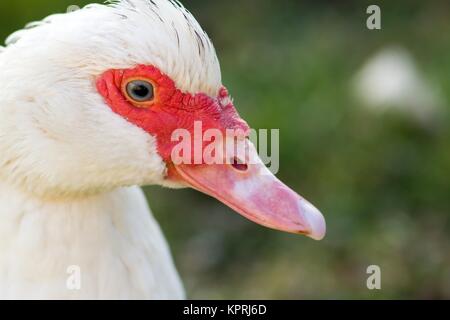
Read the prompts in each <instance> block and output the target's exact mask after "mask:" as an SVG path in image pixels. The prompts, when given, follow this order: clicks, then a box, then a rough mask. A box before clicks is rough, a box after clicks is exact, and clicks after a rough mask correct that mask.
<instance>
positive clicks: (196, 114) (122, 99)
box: [97, 65, 249, 163]
mask: <svg viewBox="0 0 450 320" xmlns="http://www.w3.org/2000/svg"><path fill="white" fill-rule="evenodd" d="M132 81H145V82H149V83H151V85H152V86H153V97H152V98H151V99H149V100H148V101H144V102H139V101H135V100H133V99H132V98H131V97H130V96H129V94H128V93H127V90H126V87H127V84H129V83H130V82H132ZM97 89H98V91H99V92H100V93H101V94H102V96H103V97H104V99H105V100H106V102H107V103H108V105H109V106H110V107H111V109H112V110H113V111H114V112H115V113H117V114H119V115H121V116H122V117H123V118H125V119H126V120H128V121H129V122H131V123H133V124H134V125H136V126H138V127H140V128H142V129H143V130H145V131H146V132H148V133H150V134H151V135H153V136H155V137H156V138H157V142H158V152H159V155H160V156H161V157H162V158H163V160H164V161H166V162H170V157H171V152H172V148H173V147H174V145H175V144H176V143H177V142H176V141H171V140H172V139H171V137H172V133H173V132H174V131H175V130H176V129H186V130H188V131H190V132H191V134H192V136H193V130H194V123H195V122H196V121H200V122H201V123H202V129H203V131H206V130H208V129H212V128H214V129H219V130H221V131H223V132H224V133H225V130H227V129H229V130H230V129H231V130H236V131H240V132H243V133H244V135H247V134H248V132H249V127H248V125H247V123H246V122H245V121H244V120H242V119H241V118H240V117H239V115H238V113H237V112H236V109H235V108H234V106H233V104H232V103H231V99H230V98H229V95H228V91H227V89H226V88H224V87H222V88H221V89H220V90H219V94H218V96H217V97H209V96H208V95H206V94H204V93H197V94H195V95H193V94H190V93H184V92H182V91H181V90H179V89H177V88H176V86H175V83H174V81H173V80H172V79H170V78H169V77H168V76H167V75H165V74H163V73H162V72H161V71H160V70H158V69H157V68H156V67H154V66H144V65H139V66H137V67H136V68H133V69H127V70H109V71H107V72H105V73H104V74H103V75H102V76H101V77H100V78H99V79H98V80H97ZM192 163H193V162H192Z"/></svg>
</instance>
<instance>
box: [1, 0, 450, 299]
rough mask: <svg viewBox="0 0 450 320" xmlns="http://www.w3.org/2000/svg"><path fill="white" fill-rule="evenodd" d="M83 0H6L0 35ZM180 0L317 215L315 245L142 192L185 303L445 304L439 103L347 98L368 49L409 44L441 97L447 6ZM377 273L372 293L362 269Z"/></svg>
mask: <svg viewBox="0 0 450 320" xmlns="http://www.w3.org/2000/svg"><path fill="white" fill-rule="evenodd" d="M87 2H88V1H81V0H58V1H54V0H39V1H31V0H14V1H12V0H11V1H9V0H4V1H2V2H0V36H1V37H2V38H5V37H6V36H7V35H8V34H9V33H11V32H12V31H14V30H15V29H18V28H21V27H22V26H23V25H24V24H25V23H26V22H29V21H32V20H38V19H41V18H42V17H44V16H46V15H48V14H50V13H54V12H62V11H64V10H65V8H67V6H69V5H71V4H77V5H84V4H86V3H87ZM377 3H378V4H379V5H380V6H381V8H382V30H380V31H369V30H368V29H367V28H366V25H365V23H366V18H367V14H366V12H365V11H366V8H367V5H368V4H369V3H367V2H364V1H339V2H338V1H331V0H330V1H314V2H313V1H310V2H301V1H276V0H264V1H263V0H240V1H231V0H230V1H212V0H195V1H194V0H185V1H184V4H185V5H186V6H187V7H188V8H189V9H190V10H191V11H192V12H193V14H194V15H195V16H196V17H197V18H198V20H199V21H200V22H201V24H202V25H203V26H204V27H205V29H206V30H207V31H208V33H209V35H210V36H211V38H212V39H213V41H214V43H215V46H216V49H217V51H218V55H219V58H220V60H221V63H222V70H223V78H224V83H225V84H226V85H227V86H228V87H229V89H230V91H231V92H232V94H233V96H234V98H235V102H236V106H237V107H238V109H239V110H240V113H241V115H242V116H243V117H244V118H245V119H247V120H248V122H249V123H250V124H251V125H252V127H254V128H279V129H280V132H281V144H280V145H281V155H280V158H281V167H280V172H279V177H280V178H281V179H282V180H283V181H285V182H286V183H287V184H288V185H290V186H291V187H293V189H295V190H297V191H299V192H300V193H301V194H302V195H304V196H305V197H306V198H307V199H309V200H311V201H312V202H313V203H314V204H316V205H317V206H318V207H319V208H320V209H321V211H322V212H323V213H324V215H325V216H326V218H327V224H328V234H327V237H326V238H325V240H323V241H321V242H315V241H312V240H309V239H307V238H304V237H299V236H295V235H289V234H283V233H279V232H276V231H272V230H268V229H264V228H261V227H259V226H257V225H254V224H252V223H250V222H248V221H246V220H244V219H243V218H241V217H240V216H238V215H236V214H234V213H233V212H232V210H230V209H228V208H226V207H225V206H224V205H222V204H220V203H219V202H217V201H216V200H213V199H210V198H208V197H206V196H204V195H202V194H200V193H197V192H195V191H192V190H176V191H174V190H167V189H161V188H158V187H150V188H148V189H146V191H147V194H148V198H149V201H150V203H151V206H152V209H153V211H154V213H155V215H156V216H157V218H158V220H159V221H160V223H161V225H162V227H163V229H164V231H165V233H166V236H167V238H168V240H169V242H170V244H171V246H172V249H173V251H174V256H175V261H176V263H177V266H178V268H179V270H180V273H181V275H182V277H183V279H184V281H185V285H186V287H187V290H188V294H189V296H190V297H192V298H238V299H241V298H244V299H245V298H258V299H259V298H276V299H278V298H287V299H305V298H327V299H329V298H338V299H339V298H376V299H378V298H405V299H408V298H450V241H449V240H450V192H449V191H450V140H449V139H448V138H449V133H450V132H449V131H450V129H449V112H448V111H449V108H448V107H446V108H445V111H444V113H443V115H442V116H441V117H440V121H439V123H436V124H435V125H434V126H433V127H432V128H423V127H421V126H419V125H417V124H416V123H414V122H413V121H411V120H410V119H408V118H405V117H402V116H400V115H398V114H395V113H385V114H374V113H373V112H370V111H368V110H366V109H364V108H361V106H360V104H359V102H358V101H355V100H354V99H353V98H352V94H351V91H350V83H351V80H352V77H353V76H354V74H355V72H356V71H357V70H358V69H359V68H360V67H361V66H362V64H363V63H364V62H365V61H366V60H367V59H368V58H369V57H370V56H371V55H372V54H373V53H374V52H375V51H377V50H379V49H382V48H384V47H385V46H388V45H392V44H398V45H401V46H403V47H405V48H407V49H408V50H409V51H410V52H411V53H412V55H413V56H414V58H415V59H417V62H418V64H419V66H420V69H421V71H423V73H424V75H425V76H426V77H427V78H428V79H430V80H431V81H434V83H436V84H437V85H438V87H439V89H440V91H441V92H442V95H443V97H444V101H445V105H448V102H449V101H450V81H449V79H450V76H449V75H450V58H449V54H448V52H449V49H450V37H449V36H448V32H449V31H450V3H449V2H448V1H429V2H425V1H378V2H377ZM371 264H376V265H379V266H380V267H381V269H382V290H378V291H377V290H375V291H370V290H368V289H367V288H366V278H367V274H366V268H367V266H369V265H371Z"/></svg>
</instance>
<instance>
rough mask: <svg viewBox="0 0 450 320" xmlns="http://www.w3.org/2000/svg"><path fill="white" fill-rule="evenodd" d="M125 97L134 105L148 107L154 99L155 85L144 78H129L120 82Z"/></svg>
mask: <svg viewBox="0 0 450 320" xmlns="http://www.w3.org/2000/svg"><path fill="white" fill-rule="evenodd" d="M122 93H123V95H124V96H125V98H126V99H127V100H128V101H129V102H131V103H133V104H134V105H135V106H136V107H140V108H148V107H150V106H151V105H153V104H154V103H155V101H156V85H155V83H154V82H153V81H152V80H149V79H146V78H130V79H127V81H124V83H123V84H122Z"/></svg>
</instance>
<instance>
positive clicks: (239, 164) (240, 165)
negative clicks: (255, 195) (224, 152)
mask: <svg viewBox="0 0 450 320" xmlns="http://www.w3.org/2000/svg"><path fill="white" fill-rule="evenodd" d="M231 166H232V167H233V168H234V169H236V170H237V171H241V172H244V171H247V170H248V164H246V163H245V161H242V160H241V159H239V158H237V157H234V158H233V159H232V160H231Z"/></svg>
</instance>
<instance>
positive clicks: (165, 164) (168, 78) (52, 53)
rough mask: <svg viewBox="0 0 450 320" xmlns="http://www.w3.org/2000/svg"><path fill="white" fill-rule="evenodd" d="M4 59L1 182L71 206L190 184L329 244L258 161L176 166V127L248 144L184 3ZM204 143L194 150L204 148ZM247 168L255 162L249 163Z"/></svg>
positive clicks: (43, 27) (101, 21) (76, 30)
mask: <svg viewBox="0 0 450 320" xmlns="http://www.w3.org/2000/svg"><path fill="white" fill-rule="evenodd" d="M1 55H2V59H0V69H1V70H2V72H1V74H0V88H1V94H0V102H1V103H0V108H1V114H2V117H1V119H0V154H1V155H2V157H1V158H0V178H1V179H2V180H3V181H6V182H7V183H9V184H11V185H14V186H15V187H17V188H18V189H20V190H22V191H23V192H26V193H28V194H30V196H34V197H39V198H49V199H56V200H63V199H65V198H68V197H83V196H87V195H91V194H96V193H101V192H105V191H108V190H111V189H114V188H119V187H124V186H130V185H149V184H159V185H163V186H171V187H183V186H190V187H193V188H195V189H197V190H200V191H202V192H204V193H207V194H209V195H211V196H213V197H215V198H217V199H218V200H220V201H222V202H223V203H225V204H227V205H228V206H230V207H231V208H233V209H234V210H236V211H237V212H239V213H241V214H242V215H244V216H245V217H247V218H248V219H250V220H252V221H254V222H257V223H259V224H261V225H264V226H267V227H271V228H274V229H279V230H283V231H287V232H293V233H299V234H305V235H307V236H310V237H312V238H314V239H321V238H322V237H323V236H324V234H325V222H324V219H323V217H322V215H321V214H320V212H319V211H318V210H317V209H316V208H314V207H313V206H312V205H311V204H310V203H309V202H307V201H306V200H304V199H303V198H301V197H300V196H299V195H297V194H296V193H295V192H294V191H292V190H291V189H289V188H288V187H287V186H285V185H284V184H282V183H281V182H280V181H279V180H278V179H277V178H275V176H273V175H272V174H271V173H270V172H269V171H268V170H267V169H266V168H265V167H264V166H263V165H262V163H261V162H260V161H259V160H257V159H258V157H257V154H256V151H255V149H254V147H253V146H252V145H251V143H249V142H246V143H245V145H246V148H247V149H248V150H249V159H253V160H255V161H251V162H249V164H248V165H245V166H238V167H237V166H236V165H233V164H205V163H197V164H175V163H174V161H172V159H171V155H172V151H173V148H174V147H175V143H174V142H173V141H172V140H171V135H172V133H173V131H174V130H176V129H180V128H182V129H185V130H187V131H188V132H191V131H192V130H193V128H194V126H195V123H196V122H198V121H200V122H201V123H202V124H203V129H202V130H206V129H217V130H219V131H221V132H224V131H226V129H233V130H237V129H239V131H240V132H241V137H240V138H245V136H246V135H247V134H248V126H247V124H246V123H245V122H244V121H243V120H242V119H241V118H240V117H239V115H238V113H237V112H236V110H235V108H234V106H233V103H232V102H231V99H230V97H229V95H228V92H227V90H226V89H225V88H224V86H223V85H222V81H221V73H220V66H219V63H218V60H217V57H216V53H215V50H214V47H213V45H212V43H211V41H210V40H209V38H208V36H207V35H206V34H205V32H204V31H203V30H202V28H201V27H200V26H199V24H198V23H197V21H196V20H195V19H194V18H193V17H192V15H191V14H190V13H189V12H188V11H187V10H186V9H184V8H183V7H182V6H181V5H180V4H179V3H178V2H176V1H169V0H127V1H125V0H123V1H115V2H112V3H110V4H109V5H90V6H88V7H86V8H83V9H81V10H78V11H75V12H71V13H67V14H61V15H53V16H50V17H49V18H47V19H45V20H44V21H43V22H40V23H37V24H33V25H31V26H30V27H29V28H27V29H25V30H22V31H19V32H17V33H15V34H13V35H12V36H11V37H10V38H9V39H8V41H7V47H6V49H5V50H3V51H2V52H1ZM194 143H195V142H194ZM247 161H248V159H247Z"/></svg>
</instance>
